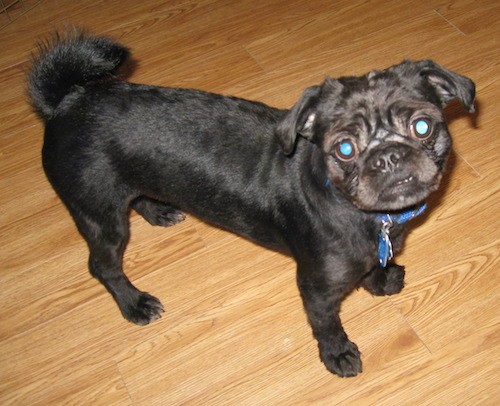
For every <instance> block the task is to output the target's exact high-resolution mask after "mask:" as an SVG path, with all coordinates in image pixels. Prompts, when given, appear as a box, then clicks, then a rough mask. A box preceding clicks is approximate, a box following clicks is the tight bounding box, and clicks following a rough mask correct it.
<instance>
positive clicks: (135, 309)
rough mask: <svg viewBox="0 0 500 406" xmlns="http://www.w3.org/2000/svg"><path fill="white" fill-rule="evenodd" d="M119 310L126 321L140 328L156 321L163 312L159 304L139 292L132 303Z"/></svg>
mask: <svg viewBox="0 0 500 406" xmlns="http://www.w3.org/2000/svg"><path fill="white" fill-rule="evenodd" d="M120 308H121V311H122V313H123V316H124V317H125V318H126V319H127V320H128V321H130V322H132V323H134V324H138V325H140V326H144V325H146V324H149V323H152V322H153V321H155V320H158V319H159V318H160V317H161V314H162V313H163V312H164V311H165V309H164V308H163V305H162V304H161V302H160V301H159V300H158V299H157V298H156V297H154V296H152V295H150V294H149V293H146V292H140V293H139V295H138V296H137V298H136V300H135V301H134V302H133V303H129V304H127V305H124V306H123V307H120Z"/></svg>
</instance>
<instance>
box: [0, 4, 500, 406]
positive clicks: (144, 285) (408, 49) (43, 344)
mask: <svg viewBox="0 0 500 406" xmlns="http://www.w3.org/2000/svg"><path fill="white" fill-rule="evenodd" d="M4 3H5V2H4ZM21 3H23V4H24V5H25V6H26V7H28V6H29V5H30V2H29V1H24V2H21ZM31 3H35V2H31ZM15 7H21V5H19V4H18V5H16V6H15ZM12 10H13V12H16V10H19V8H18V9H15V8H14V9H12ZM18 15H19V18H18V19H17V20H15V21H14V22H11V23H10V24H9V25H7V26H6V27H4V28H3V29H2V30H0V83H1V84H0V106H1V107H0V227H1V231H0V264H1V265H0V285H1V286H2V289H1V293H0V302H1V310H0V403H1V404H2V405H71V404H89V405H149V404H155V405H266V406H267V405H328V406H330V405H371V404H373V405H498V404H500V362H499V359H500V350H499V348H500V347H499V341H500V340H499V338H500V334H499V310H498V309H499V306H500V300H499V298H500V295H499V288H498V287H499V282H500V277H499V271H500V269H499V268H500V267H499V260H498V257H499V241H500V240H499V237H500V232H499V229H500V222H499V213H500V201H499V189H500V181H499V173H500V156H499V152H500V137H498V135H495V134H496V133H498V129H497V125H498V116H499V113H500V109H499V103H498V94H499V93H500V67H499V61H500V46H499V38H500V2H499V1H498V0H423V1H422V0H415V1H400V0H386V1H383V0H338V1H331V0H328V1H327V0H308V1H304V0H266V1H256V0H233V1H231V0H169V1H142V2H141V1H132V0H121V1H104V0H102V1H98V0H94V1H92V0H79V1H73V0H46V1H43V2H41V3H40V4H39V5H37V6H36V7H35V8H33V9H32V10H31V11H29V12H27V13H26V14H24V15H21V13H18ZM0 17H1V18H2V20H0V21H1V22H2V23H3V22H4V21H5V19H6V18H7V17H6V15H5V13H4V14H1V15H0ZM65 24H76V25H81V26H85V27H88V28H89V29H90V30H91V31H93V32H96V33H102V34H106V35H109V36H113V37H115V38H117V39H119V40H120V41H121V42H122V43H124V44H126V45H127V46H129V47H130V48H131V50H132V53H133V56H134V59H135V60H136V61H137V65H136V68H135V70H134V71H133V73H132V75H131V77H130V80H131V81H135V82H143V83H148V84H156V85H164V86H183V87H195V88H201V89H205V90H209V91H213V92H221V93H225V94H233V95H236V96H240V97H246V98H251V99H255V100H260V101H263V102H266V103H268V104H271V105H275V106H277V107H282V108H288V107H290V106H292V105H293V104H294V102H295V101H296V100H297V98H298V96H299V95H300V93H301V91H302V90H303V89H304V88H305V87H307V86H310V85H313V84H317V83H318V82H320V81H322V80H323V78H324V77H325V75H331V76H334V77H335V76H341V75H351V74H361V73H364V72H366V71H368V70H370V69H373V68H383V67H386V66H389V65H391V64H394V63H398V62H400V61H401V60H402V59H403V58H410V59H423V58H433V59H435V60H436V61H438V62H439V63H441V64H443V65H444V66H446V67H448V68H450V69H452V70H455V71H457V72H460V73H462V74H464V75H467V76H469V77H471V78H473V80H474V81H475V82H476V85H477V93H478V99H477V106H478V108H477V114H475V115H474V116H468V115H467V114H464V113H462V112H461V111H460V109H459V107H458V106H455V105H453V106H451V108H449V109H448V110H447V116H448V118H449V126H450V130H451V132H452V134H453V137H454V154H453V156H452V158H451V160H450V164H449V172H448V174H447V177H446V179H445V180H444V185H443V188H442V190H441V191H440V192H438V193H437V194H436V195H433V196H432V198H431V199H430V201H429V206H430V210H428V213H427V214H426V215H425V216H424V217H425V218H424V219H422V220H417V221H415V223H416V227H415V228H414V229H413V231H412V232H411V234H410V235H409V237H408V239H407V243H406V246H405V250H404V252H403V253H402V255H400V256H399V258H398V262H399V263H403V264H405V265H406V267H407V268H406V269H407V278H406V282H407V285H406V287H405V289H404V290H403V292H402V293H401V294H399V295H396V296H393V297H385V298H375V297H372V296H370V295H369V294H368V293H367V292H365V291H364V290H359V291H356V292H354V293H353V294H352V295H351V296H350V297H349V298H348V299H347V300H346V302H345V303H344V305H343V310H342V318H343V320H344V324H345V328H346V331H347V332H348V334H349V336H350V337H351V339H352V340H353V341H354V342H356V343H357V344H358V345H359V347H360V349H361V351H362V353H363V362H364V372H363V373H362V374H361V375H359V376H358V377H356V378H350V379H341V378H338V377H335V376H333V375H331V374H330V373H328V372H327V371H326V369H325V368H324V367H323V365H322V364H321V362H320V361H319V358H318V354H317V348H316V343H315V341H314V340H313V338H312V335H311V331H310V328H309V326H308V325H307V322H306V317H305V314H304V311H303V309H302V304H301V301H300V298H299V295H298V290H297V288H296V285H295V275H294V272H295V266H294V263H293V261H292V260H291V259H289V258H287V257H284V256H281V255H279V254H276V253H274V252H271V251H267V250H265V249H263V248H260V247H257V246H255V245H253V244H251V243H249V242H246V241H244V240H242V239H241V238H239V237H236V236H234V235H231V234H228V233H226V232H223V231H221V230H217V229H214V228H212V227H209V226H207V225H205V224H203V223H201V222H200V221H198V220H196V219H194V218H192V217H189V218H188V219H187V220H186V221H184V222H183V223H181V224H179V225H177V226H175V227H171V228H168V229H163V228H157V227H151V226H150V225H149V224H147V223H146V222H145V221H144V220H143V219H142V218H140V217H139V216H137V215H132V218H131V227H132V237H131V241H130V243H129V246H128V249H127V251H126V256H125V266H126V272H127V274H128V275H129V276H130V277H131V279H132V280H133V281H134V283H136V285H137V286H138V287H139V288H141V289H144V290H146V291H150V292H152V293H154V294H155V295H156V296H158V297H159V298H161V300H162V302H163V304H164V305H165V308H166V313H165V314H164V316H163V318H162V319H161V320H159V321H157V322H155V323H153V324H151V325H149V326H146V327H138V326H134V325H132V324H130V323H127V322H126V321H124V320H123V319H122V317H121V315H120V313H119V311H118V309H117V307H116V305H115V304H114V302H113V300H112V299H111V297H110V296H109V295H108V294H107V293H106V292H105V291H104V288H103V287H102V286H101V285H99V284H98V282H97V281H95V280H93V279H92V278H91V277H90V275H89V274H88V272H87V250H86V246H85V244H84V242H83V240H82V239H81V237H80V236H79V235H78V233H77V231H76V229H75V227H74V224H73V222H72V220H71V219H70V217H69V215H68V214H67V212H66V210H65V209H64V207H63V206H62V204H61V203H60V201H59V200H58V198H57V197H56V195H55V193H54V192H53V191H52V189H51V187H50V186H49V184H48V182H47V180H46V178H45V176H44V174H43V171H42V169H41V163H40V148H41V143H42V133H43V129H42V125H41V123H40V122H39V120H38V119H37V118H36V117H35V115H34V113H32V112H31V110H30V108H29V106H28V104H27V102H26V99H25V96H24V86H25V85H24V75H25V72H26V69H27V68H28V66H29V60H30V53H31V51H32V50H33V49H34V43H35V42H36V41H37V39H39V38H40V37H44V36H47V35H48V34H49V33H50V32H51V31H52V30H53V29H54V28H61V27H64V25H65Z"/></svg>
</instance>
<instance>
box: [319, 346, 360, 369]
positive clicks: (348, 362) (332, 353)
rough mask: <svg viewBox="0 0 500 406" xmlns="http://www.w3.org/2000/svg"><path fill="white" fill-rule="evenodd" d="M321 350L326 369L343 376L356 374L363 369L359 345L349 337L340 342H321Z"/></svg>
mask: <svg viewBox="0 0 500 406" xmlns="http://www.w3.org/2000/svg"><path fill="white" fill-rule="evenodd" d="M319 352H320V357H321V361H322V362H323V363H324V364H325V366H326V369H328V370H329V371H330V372H333V373H334V374H336V375H338V376H340V377H342V378H346V377H351V376H356V375H357V374H359V373H360V372H362V371H363V368H362V363H361V354H360V352H359V350H358V347H357V346H356V344H354V343H353V342H351V341H349V340H347V339H345V340H344V341H343V342H340V343H339V342H335V343H333V344H331V343H328V344H326V345H325V344H321V343H320V345H319Z"/></svg>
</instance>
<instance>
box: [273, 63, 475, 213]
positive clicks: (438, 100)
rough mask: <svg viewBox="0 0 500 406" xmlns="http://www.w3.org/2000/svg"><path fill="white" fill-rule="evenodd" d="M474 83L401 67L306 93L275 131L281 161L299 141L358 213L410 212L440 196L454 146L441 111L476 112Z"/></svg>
mask: <svg viewBox="0 0 500 406" xmlns="http://www.w3.org/2000/svg"><path fill="white" fill-rule="evenodd" d="M474 94H475V93H474V85H473V83H472V82H471V81H470V80H469V79H467V78H465V77H463V76H460V75H457V74H455V73H453V72H450V71H448V70H446V69H444V68H442V67H440V66H439V65H437V64H435V63H434V62H432V61H422V62H403V63H402V64H400V65H396V66H393V67H391V68H389V69H387V70H384V71H374V72H370V73H369V74H367V75H365V76H361V77H349V78H341V79H338V80H333V79H327V80H326V81H325V82H324V83H323V84H322V85H321V86H315V87H311V88H309V89H307V90H306V91H305V92H304V94H303V95H302V97H301V99H300V100H299V102H298V103H297V104H296V105H295V106H294V108H293V109H292V110H290V112H289V113H288V114H287V116H286V117H285V118H284V119H283V120H282V122H281V123H280V124H279V126H278V129H277V136H278V138H279V139H280V141H281V143H282V146H283V148H284V150H285V152H286V153H291V152H292V151H293V148H294V143H295V136H296V134H297V133H298V134H301V135H303V136H304V137H306V138H308V139H310V140H311V141H312V142H314V143H315V144H316V145H317V146H318V147H319V148H321V151H322V154H323V160H324V163H325V168H326V173H325V178H326V179H329V180H330V181H331V183H333V185H334V186H335V187H336V188H338V189H339V190H341V191H342V192H343V193H344V195H345V196H346V197H347V198H348V199H349V200H351V201H352V202H353V203H354V204H355V205H356V206H358V207H359V208H360V209H362V210H368V211H372V210H373V211H388V210H399V209H404V208H406V207H409V206H413V205H415V204H417V203H419V202H422V201H423V200H425V198H426V197H427V196H428V195H429V194H430V193H431V192H432V191H434V190H436V189H437V187H438V185H439V182H440V180H441V177H442V172H443V169H444V165H445V162H446V159H447V157H448V155H449V151H450V146H451V140H450V136H449V134H448V130H447V126H446V123H445V120H444V116H443V113H442V108H443V107H444V106H445V105H446V104H447V103H448V102H449V101H450V100H452V99H455V98H458V99H460V100H461V102H462V104H463V105H464V107H466V108H467V109H468V110H469V111H471V112H472V111H473V101H474Z"/></svg>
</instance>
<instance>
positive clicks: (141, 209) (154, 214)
mask: <svg viewBox="0 0 500 406" xmlns="http://www.w3.org/2000/svg"><path fill="white" fill-rule="evenodd" d="M130 206H131V207H132V208H133V209H134V210H135V211H136V212H137V213H139V214H140V215H141V216H142V217H144V218H145V219H146V221H147V222H148V223H150V224H152V225H153V226H163V227H169V226H173V225H174V224H177V223H179V222H181V221H182V220H184V219H185V218H186V215H185V214H184V213H183V212H182V211H180V210H178V209H176V208H175V207H172V206H170V205H168V204H167V203H163V202H160V201H159V200H155V199H151V198H149V197H146V196H139V197H138V198H136V199H134V200H133V201H132V203H131V205H130Z"/></svg>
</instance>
